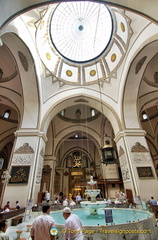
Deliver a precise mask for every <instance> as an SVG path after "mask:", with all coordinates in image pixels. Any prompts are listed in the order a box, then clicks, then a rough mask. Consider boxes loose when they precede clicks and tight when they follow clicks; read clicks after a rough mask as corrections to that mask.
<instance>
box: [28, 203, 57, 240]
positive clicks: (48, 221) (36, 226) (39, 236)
mask: <svg viewBox="0 0 158 240" xmlns="http://www.w3.org/2000/svg"><path fill="white" fill-rule="evenodd" d="M50 210H51V209H50V205H49V204H44V205H43V207H42V212H43V214H42V215H40V216H38V217H37V218H36V219H35V221H34V222H33V224H32V227H31V231H30V234H31V238H32V240H55V236H52V235H51V234H50V229H51V228H52V227H54V226H55V223H54V219H53V218H52V217H51V216H49V214H50Z"/></svg>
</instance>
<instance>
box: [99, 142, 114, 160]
mask: <svg viewBox="0 0 158 240" xmlns="http://www.w3.org/2000/svg"><path fill="white" fill-rule="evenodd" d="M101 152H102V163H103V164H115V163H117V153H116V150H115V148H114V147H113V146H112V145H111V144H110V141H109V140H107V141H105V145H104V146H103V147H102V148H101Z"/></svg>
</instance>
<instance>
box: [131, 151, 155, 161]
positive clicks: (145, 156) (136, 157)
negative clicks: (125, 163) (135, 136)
mask: <svg viewBox="0 0 158 240" xmlns="http://www.w3.org/2000/svg"><path fill="white" fill-rule="evenodd" d="M132 155H133V156H132V158H133V162H135V163H148V162H150V161H151V158H150V154H149V153H133V154H132Z"/></svg>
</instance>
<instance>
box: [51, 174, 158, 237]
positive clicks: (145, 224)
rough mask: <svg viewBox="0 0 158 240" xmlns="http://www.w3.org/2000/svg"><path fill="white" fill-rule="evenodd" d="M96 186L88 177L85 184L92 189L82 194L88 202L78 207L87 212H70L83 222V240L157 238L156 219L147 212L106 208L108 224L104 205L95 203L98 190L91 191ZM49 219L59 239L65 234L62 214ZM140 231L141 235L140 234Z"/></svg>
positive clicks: (91, 178) (55, 212)
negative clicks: (53, 224)
mask: <svg viewBox="0 0 158 240" xmlns="http://www.w3.org/2000/svg"><path fill="white" fill-rule="evenodd" d="M96 183H97V182H96V181H94V180H93V177H92V176H91V177H90V182H88V184H89V185H90V186H91V189H88V190H86V191H85V192H86V193H87V195H89V196H90V197H91V201H81V202H80V204H81V207H84V208H88V209H89V210H87V209H85V210H84V211H83V210H82V208H80V209H73V210H72V212H73V213H75V214H77V215H78V216H79V218H80V219H81V221H82V224H83V229H82V232H83V234H84V237H85V238H84V239H91V240H96V239H97V240H103V239H107V236H108V240H113V239H115V240H122V239H123V238H124V236H126V235H127V236H128V240H133V239H138V240H142V239H147V238H148V239H149V238H150V240H155V239H158V234H157V232H156V231H155V216H154V215H153V214H152V213H150V212H148V211H142V210H140V209H139V210H138V209H120V208H118V209H117V208H116V209H114V208H113V209H109V208H106V210H108V209H109V210H112V215H113V216H112V217H113V222H109V221H108V223H107V221H106V219H105V217H106V213H105V212H104V210H105V209H104V208H105V207H107V204H106V203H105V202H104V201H96V196H97V195H98V194H99V193H100V189H94V188H93V186H94V185H95V184H96ZM89 212H90V214H89ZM51 216H52V217H53V219H54V220H55V223H56V227H57V229H58V239H59V240H62V239H63V233H64V232H65V229H64V224H65V219H64V218H63V216H62V211H59V212H57V211H54V212H52V213H51ZM107 217H108V216H107ZM70 230H71V229H70ZM139 231H140V232H141V234H139ZM142 232H144V233H142ZM108 233H113V234H108ZM128 233H130V234H128ZM123 234H124V235H123Z"/></svg>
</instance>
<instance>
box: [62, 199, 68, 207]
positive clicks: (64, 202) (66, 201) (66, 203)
mask: <svg viewBox="0 0 158 240" xmlns="http://www.w3.org/2000/svg"><path fill="white" fill-rule="evenodd" d="M63 206H68V200H67V198H65V199H64V201H63Z"/></svg>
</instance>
